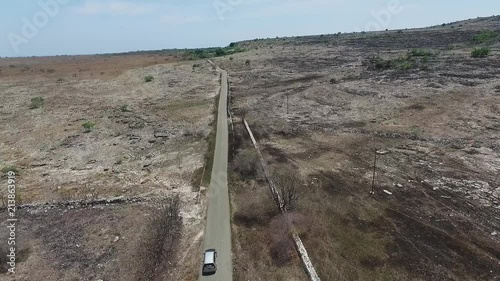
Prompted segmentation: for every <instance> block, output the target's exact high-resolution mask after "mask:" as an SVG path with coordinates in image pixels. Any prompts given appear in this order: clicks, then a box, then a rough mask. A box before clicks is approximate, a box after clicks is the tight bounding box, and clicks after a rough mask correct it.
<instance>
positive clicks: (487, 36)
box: [473, 30, 498, 43]
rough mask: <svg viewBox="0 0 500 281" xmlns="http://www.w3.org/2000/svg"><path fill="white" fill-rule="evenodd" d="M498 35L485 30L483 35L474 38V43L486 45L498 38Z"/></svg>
mask: <svg viewBox="0 0 500 281" xmlns="http://www.w3.org/2000/svg"><path fill="white" fill-rule="evenodd" d="M497 35H498V34H497V33H495V32H493V31H490V30H484V31H482V32H481V33H479V34H477V35H476V36H474V39H473V40H474V42H476V43H486V42H488V41H491V40H492V39H493V38H495V37H497Z"/></svg>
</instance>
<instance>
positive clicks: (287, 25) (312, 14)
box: [0, 0, 500, 56]
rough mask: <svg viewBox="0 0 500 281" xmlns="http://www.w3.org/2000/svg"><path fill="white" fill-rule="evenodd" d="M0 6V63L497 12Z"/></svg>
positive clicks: (475, 5) (219, 5)
mask: <svg viewBox="0 0 500 281" xmlns="http://www.w3.org/2000/svg"><path fill="white" fill-rule="evenodd" d="M41 3H48V4H47V5H43V4H41ZM0 5H1V6H0V7H1V9H0V36H1V37H0V56H41V55H67V54H69V55H73V54H95V53H109V52H126V51H136V50H153V49H167V48H192V47H208V46H225V45H227V44H229V43H230V42H233V41H239V40H245V39H254V38H265V37H276V36H293V35H308V34H323V33H336V32H339V31H340V32H350V31H360V30H374V29H386V28H388V29H398V28H411V27H423V26H430V25H435V24H441V23H444V22H451V21H456V20H461V19H468V18H475V17H478V16H491V15H494V14H499V12H500V1H498V0H483V1H481V0H476V1H471V0H439V1H437V0H156V1H154V0H142V1H141V0H12V1H11V0H8V1H2V3H1V4H0ZM44 6H45V7H44ZM375 15H378V16H375ZM389 15H390V16H389Z"/></svg>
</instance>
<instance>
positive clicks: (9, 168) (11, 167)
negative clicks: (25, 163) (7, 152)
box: [2, 165, 19, 175]
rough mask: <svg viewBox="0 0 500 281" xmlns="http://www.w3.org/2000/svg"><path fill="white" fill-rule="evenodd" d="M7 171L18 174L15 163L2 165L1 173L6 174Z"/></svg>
mask: <svg viewBox="0 0 500 281" xmlns="http://www.w3.org/2000/svg"><path fill="white" fill-rule="evenodd" d="M8 172H14V173H16V175H17V174H19V168H18V167H17V166H15V165H6V166H3V168H2V173H4V174H7V173H8Z"/></svg>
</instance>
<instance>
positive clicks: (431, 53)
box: [410, 49, 434, 57]
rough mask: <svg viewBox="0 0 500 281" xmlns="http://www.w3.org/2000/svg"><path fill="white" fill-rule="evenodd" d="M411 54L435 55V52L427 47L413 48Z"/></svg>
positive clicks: (415, 55)
mask: <svg viewBox="0 0 500 281" xmlns="http://www.w3.org/2000/svg"><path fill="white" fill-rule="evenodd" d="M410 55H412V56H414V57H430V56H433V55H434V53H433V52H432V51H431V50H426V49H413V50H411V51H410Z"/></svg>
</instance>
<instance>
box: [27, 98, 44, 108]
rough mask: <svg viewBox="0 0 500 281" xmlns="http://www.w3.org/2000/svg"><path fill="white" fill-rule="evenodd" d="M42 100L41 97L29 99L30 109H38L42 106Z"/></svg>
mask: <svg viewBox="0 0 500 281" xmlns="http://www.w3.org/2000/svg"><path fill="white" fill-rule="evenodd" d="M43 103H44V99H43V98H42V97H34V98H31V104H30V109H35V108H40V107H42V106H43Z"/></svg>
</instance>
